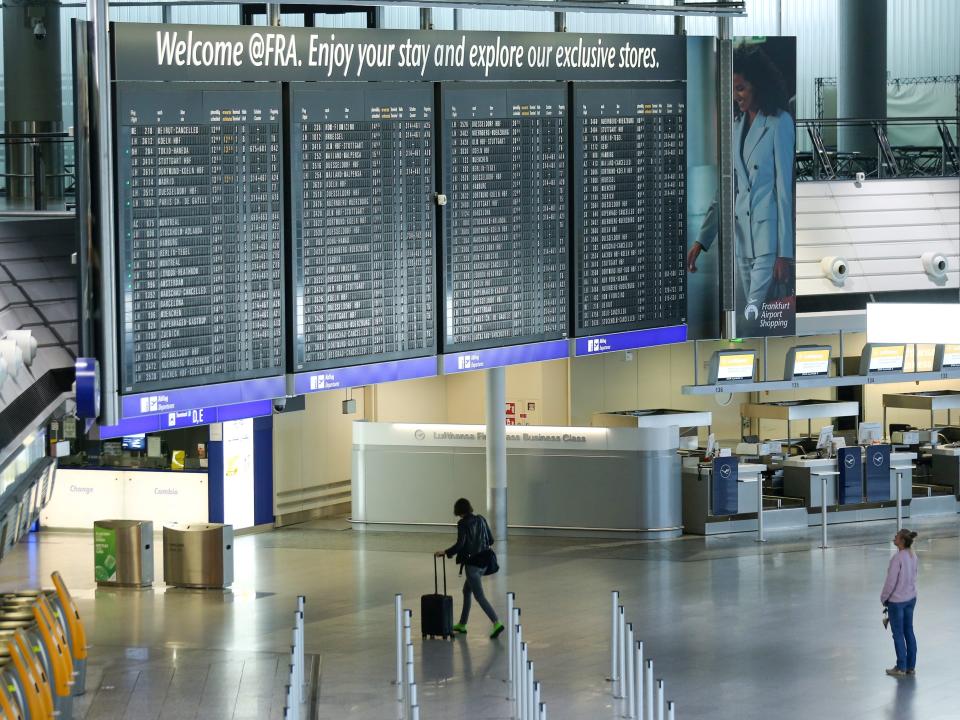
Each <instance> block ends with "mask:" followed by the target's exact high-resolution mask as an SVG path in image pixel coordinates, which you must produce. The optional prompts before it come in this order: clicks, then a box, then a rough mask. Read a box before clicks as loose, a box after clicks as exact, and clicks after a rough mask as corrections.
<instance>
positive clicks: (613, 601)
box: [607, 590, 620, 697]
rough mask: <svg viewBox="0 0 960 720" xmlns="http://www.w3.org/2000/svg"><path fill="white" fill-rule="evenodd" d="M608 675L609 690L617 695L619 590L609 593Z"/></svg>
mask: <svg viewBox="0 0 960 720" xmlns="http://www.w3.org/2000/svg"><path fill="white" fill-rule="evenodd" d="M610 606H611V607H610V677H608V678H607V680H608V681H609V682H611V683H613V686H612V688H611V691H612V693H613V696H614V697H616V696H617V680H618V678H617V608H618V607H620V591H619V590H614V591H613V592H611V593H610Z"/></svg>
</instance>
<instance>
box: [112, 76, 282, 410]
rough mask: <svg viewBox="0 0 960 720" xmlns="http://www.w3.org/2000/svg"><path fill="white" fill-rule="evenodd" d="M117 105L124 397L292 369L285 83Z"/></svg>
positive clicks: (207, 88) (182, 90) (123, 100)
mask: <svg viewBox="0 0 960 720" xmlns="http://www.w3.org/2000/svg"><path fill="white" fill-rule="evenodd" d="M115 97H116V136H117V149H116V153H117V157H116V159H117V195H118V236H119V240H120V242H119V247H120V252H119V263H120V273H119V277H120V285H121V287H120V288H119V295H120V298H121V301H120V327H121V333H122V338H121V343H120V346H121V350H120V352H121V383H122V388H123V392H127V393H131V392H141V391H150V390H162V389H167V388H176V387H184V386H191V385H203V384H207V383H213V382H224V381H229V380H243V379H250V378H257V377H267V376H274V375H279V374H282V373H283V371H284V336H283V326H284V323H283V314H284V313H283V269H282V267H283V240H282V237H283V233H282V215H283V212H282V209H283V205H282V196H281V190H280V186H281V177H282V170H283V169H282V159H281V158H282V146H283V143H282V137H281V118H280V106H281V95H280V86H279V84H274V83H249V84H247V85H246V86H240V85H237V84H231V85H230V86H229V89H225V86H217V85H213V84H200V83H163V84H162V85H160V84H158V83H149V84H147V83H144V84H134V83H117V84H116V96H115Z"/></svg>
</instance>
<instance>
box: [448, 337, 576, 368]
mask: <svg viewBox="0 0 960 720" xmlns="http://www.w3.org/2000/svg"><path fill="white" fill-rule="evenodd" d="M568 343H569V341H568V340H548V341H547V342H540V343H531V344H529V345H511V346H510V347H499V348H488V349H486V350H467V351H464V352H458V353H451V354H450V355H444V356H443V372H444V374H446V375H450V374H452V373H459V372H467V371H470V370H489V369H490V368H495V367H504V366H506V365H522V364H523V363H531V362H543V361H544V360H562V359H563V358H566V357H569V356H570V348H569V346H568Z"/></svg>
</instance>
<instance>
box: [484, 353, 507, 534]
mask: <svg viewBox="0 0 960 720" xmlns="http://www.w3.org/2000/svg"><path fill="white" fill-rule="evenodd" d="M506 402H507V373H506V371H505V370H504V369H503V368H502V367H501V368H492V369H490V370H487V520H488V521H489V523H490V529H491V530H492V531H493V536H494V538H495V539H496V541H497V543H503V542H505V541H506V539H507V425H506V421H505V419H504V409H505V408H506Z"/></svg>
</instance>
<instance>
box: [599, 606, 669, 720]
mask: <svg viewBox="0 0 960 720" xmlns="http://www.w3.org/2000/svg"><path fill="white" fill-rule="evenodd" d="M610 609H611V615H610V677H608V678H607V681H608V682H611V683H612V685H611V693H612V695H613V697H614V698H615V699H617V700H622V701H623V716H624V717H627V718H633V719H634V720H675V717H676V716H675V712H676V710H675V707H674V703H673V701H672V700H671V701H667V700H666V699H665V697H664V685H663V680H662V679H658V680H656V681H654V677H653V660H652V659H650V658H648V659H647V660H646V661H644V657H643V641H642V640H639V639H637V637H636V636H635V633H634V627H633V623H628V622H627V618H626V611H625V609H624V607H623V605H621V604H620V591H619V590H614V591H612V592H611V593H610Z"/></svg>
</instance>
